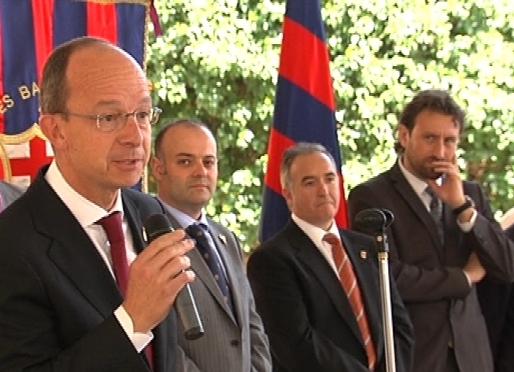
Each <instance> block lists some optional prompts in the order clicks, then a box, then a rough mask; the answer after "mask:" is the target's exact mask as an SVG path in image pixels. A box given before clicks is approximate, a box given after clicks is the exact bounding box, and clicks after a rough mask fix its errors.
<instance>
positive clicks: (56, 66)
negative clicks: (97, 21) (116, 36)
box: [40, 36, 113, 114]
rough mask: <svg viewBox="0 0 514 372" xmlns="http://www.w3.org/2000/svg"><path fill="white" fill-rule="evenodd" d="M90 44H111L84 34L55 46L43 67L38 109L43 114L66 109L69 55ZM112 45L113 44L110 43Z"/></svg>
mask: <svg viewBox="0 0 514 372" xmlns="http://www.w3.org/2000/svg"><path fill="white" fill-rule="evenodd" d="M91 45H112V44H111V43H110V42H108V41H107V40H105V39H100V38H96V37H90V36H84V37H79V38H76V39H72V40H70V41H68V42H65V43H63V44H61V45H59V46H58V47H57V48H55V49H54V50H53V51H52V53H51V54H50V57H49V58H48V59H47V61H46V63H45V66H44V67H43V76H42V78H41V87H40V110H41V113H43V114H55V113H59V112H65V111H66V103H67V100H68V95H69V89H68V85H67V81H66V71H67V69H68V63H69V60H70V56H71V55H72V54H73V53H74V52H76V51H77V50H81V49H84V48H87V47H89V46H91ZM112 46H113V45H112Z"/></svg>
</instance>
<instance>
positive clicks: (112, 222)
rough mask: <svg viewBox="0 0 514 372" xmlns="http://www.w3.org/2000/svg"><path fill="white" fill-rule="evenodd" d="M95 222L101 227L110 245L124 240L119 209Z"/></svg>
mask: <svg viewBox="0 0 514 372" xmlns="http://www.w3.org/2000/svg"><path fill="white" fill-rule="evenodd" d="M96 223H97V224H99V225H100V226H102V227H103V229H104V230H105V233H106V234H107V239H108V240H109V243H110V244H111V245H113V244H116V243H119V242H120V241H121V242H123V241H124V237H123V228H122V226H121V213H120V212H119V211H116V212H113V213H111V214H109V215H107V216H105V217H103V218H100V219H99V220H98V221H97V222H96Z"/></svg>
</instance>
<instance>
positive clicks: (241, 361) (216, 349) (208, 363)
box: [168, 214, 271, 372]
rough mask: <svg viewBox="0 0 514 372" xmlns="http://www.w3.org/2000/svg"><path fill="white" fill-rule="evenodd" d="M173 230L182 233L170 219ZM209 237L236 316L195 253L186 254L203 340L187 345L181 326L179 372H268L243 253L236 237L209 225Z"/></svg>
mask: <svg viewBox="0 0 514 372" xmlns="http://www.w3.org/2000/svg"><path fill="white" fill-rule="evenodd" d="M168 217H169V219H170V221H171V224H172V226H173V227H174V228H181V226H180V225H179V224H178V222H177V221H176V220H175V218H173V216H172V215H170V214H168ZM208 222H209V227H210V230H211V235H212V238H213V240H214V243H215V244H216V245H217V248H218V252H219V253H220V256H221V258H222V260H223V262H224V266H225V270H226V273H227V276H228V281H229V285H230V288H231V291H232V294H233V300H234V308H235V311H236V314H235V316H234V315H233V314H232V312H231V311H230V309H229V308H228V307H227V305H226V303H225V300H224V299H223V296H222V294H221V291H220V290H219V288H218V285H217V284H216V281H215V280H214V277H213V275H212V273H211V271H210V270H209V268H208V266H207V264H206V263H205V260H204V259H203V258H202V256H201V255H200V253H199V252H198V250H196V249H194V250H192V251H190V252H189V253H188V256H189V258H190V259H191V267H192V268H193V270H194V272H195V274H196V279H195V281H194V282H193V283H191V290H192V292H193V294H194V297H195V301H196V304H197V307H198V311H199V313H200V317H201V319H202V323H203V326H204V329H205V334H204V335H203V336H202V337H201V338H199V339H196V340H192V341H190V340H187V339H186V338H185V337H184V329H183V328H182V324H181V323H179V345H180V347H179V350H178V357H177V362H178V364H177V371H181V372H198V371H208V372H250V371H252V372H267V371H271V355H270V352H269V344H268V337H267V336H266V334H265V333H264V326H263V325H262V321H261V318H260V316H259V314H257V311H256V310H255V303H254V299H253V294H252V291H251V289H250V285H249V284H248V280H247V278H246V274H245V271H244V266H243V257H242V251H241V248H240V246H239V243H238V241H237V239H236V237H235V236H234V234H233V233H232V232H231V231H230V230H228V229H227V228H225V227H224V226H222V225H220V224H219V223H217V222H215V221H213V220H211V219H208Z"/></svg>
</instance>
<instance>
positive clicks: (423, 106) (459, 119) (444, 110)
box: [394, 89, 465, 153]
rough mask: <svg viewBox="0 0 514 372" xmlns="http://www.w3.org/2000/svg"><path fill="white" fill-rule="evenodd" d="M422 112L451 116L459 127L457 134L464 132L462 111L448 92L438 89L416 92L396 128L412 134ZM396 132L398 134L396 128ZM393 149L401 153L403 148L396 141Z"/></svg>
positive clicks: (463, 114)
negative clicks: (399, 127) (403, 127)
mask: <svg viewBox="0 0 514 372" xmlns="http://www.w3.org/2000/svg"><path fill="white" fill-rule="evenodd" d="M424 110H428V111H433V112H437V113H440V114H445V115H451V116H452V117H453V121H454V123H455V125H456V126H458V127H459V133H462V131H463V130H464V125H465V113H464V110H462V108H461V107H460V106H459V105H458V104H457V103H456V102H455V101H454V100H453V98H452V97H451V96H450V93H449V92H447V91H444V90H438V89H429V90H422V91H420V92H418V93H417V94H416V95H415V96H414V97H413V98H412V100H411V101H410V102H409V103H407V105H406V106H405V108H404V109H403V111H402V112H401V114H400V117H399V120H398V126H400V125H403V126H405V127H406V128H407V129H408V131H409V132H412V129H414V125H415V124H416V118H417V117H418V115H419V114H420V113H421V112H422V111H424ZM396 131H397V132H398V128H397V130H396ZM394 148H395V150H396V152H398V153H401V152H403V147H402V145H401V144H400V142H399V141H396V143H395V145H394Z"/></svg>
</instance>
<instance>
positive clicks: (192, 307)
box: [144, 214, 205, 340]
mask: <svg viewBox="0 0 514 372" xmlns="http://www.w3.org/2000/svg"><path fill="white" fill-rule="evenodd" d="M144 229H145V232H146V237H147V240H148V243H151V242H152V241H153V240H154V239H157V238H158V237H159V236H161V235H164V234H167V233H169V232H172V231H173V228H172V227H171V223H170V221H169V219H168V217H166V216H165V215H164V214H153V215H151V216H150V217H148V218H147V219H146V221H145V224H144ZM175 308H176V309H177V313H178V316H179V318H180V320H181V322H182V325H183V327H184V329H185V331H184V337H185V338H186V339H188V340H196V339H197V338H199V337H202V336H203V335H204V333H205V331H204V329H203V324H202V320H201V319H200V314H199V313H198V308H197V307H196V301H195V298H194V296H193V292H192V291H191V286H190V285H189V283H186V285H185V286H184V288H183V289H182V290H181V291H180V292H179V294H178V295H177V299H176V300H175Z"/></svg>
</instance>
